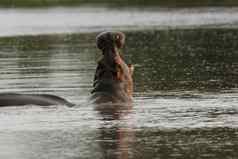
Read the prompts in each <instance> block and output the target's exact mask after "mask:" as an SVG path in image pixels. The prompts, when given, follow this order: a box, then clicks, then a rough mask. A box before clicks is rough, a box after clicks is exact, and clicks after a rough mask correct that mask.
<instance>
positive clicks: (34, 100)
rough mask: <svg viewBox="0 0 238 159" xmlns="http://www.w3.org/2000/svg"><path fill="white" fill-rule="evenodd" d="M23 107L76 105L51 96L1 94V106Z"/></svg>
mask: <svg viewBox="0 0 238 159" xmlns="http://www.w3.org/2000/svg"><path fill="white" fill-rule="evenodd" d="M23 105H40V106H50V105H67V106H73V105H74V104H72V103H70V102H68V101H67V100H65V99H63V98H61V97H58V96H55V95H49V94H17V93H0V106H1V107H3V106H23Z"/></svg>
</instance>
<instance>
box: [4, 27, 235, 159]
mask: <svg viewBox="0 0 238 159" xmlns="http://www.w3.org/2000/svg"><path fill="white" fill-rule="evenodd" d="M126 34H127V37H128V39H127V46H126V48H125V49H124V52H126V53H125V55H124V56H125V57H126V59H127V61H128V62H129V63H130V62H132V63H134V64H135V66H136V69H135V76H134V79H135V86H136V87H135V100H134V104H133V107H132V108H131V109H129V110H128V109H127V110H123V109H121V110H118V109H117V110H115V109H105V110H103V109H101V110H96V109H94V107H93V106H92V105H90V104H89V102H87V97H88V96H89V92H90V89H91V85H92V79H93V74H94V69H95V66H96V63H95V62H96V60H97V58H98V57H99V53H98V51H97V50H96V48H95V35H96V33H88V34H86V33H84V34H67V35H44V36H43V35H40V36H22V37H8V38H1V39H0V72H1V76H0V89H1V92H27V93H42V92H44V93H52V94H56V95H60V96H62V97H65V98H67V99H68V100H70V101H73V102H74V103H76V104H77V107H75V108H67V107H63V106H62V107H61V106H60V107H49V108H41V107H34V106H26V107H22V108H17V107H12V108H1V110H0V119H1V120H0V134H1V135H0V158H17V159H28V158H29V159H30V158H42V159H44V158H58V159H78V158H99V159H100V158H101V159H103V158H120V159H127V158H131V159H132V158H133V159H140V158H163V159H167V158H169V159H180V158H181V159H184V158H186V159H187V158H188V159H189V158H191V159H194V158H199V159H201V158H202V159H225V158H227V159H228V158H236V157H237V156H238V154H237V149H238V142H237V141H238V140H237V139H238V130H237V124H238V118H237V114H238V108H237V102H238V99H237V86H238V85H237V83H238V81H237V79H238V63H237V59H238V57H237V56H238V52H237V50H238V45H237V43H236V41H237V39H238V34H237V30H236V29H184V30H158V31H155V30H153V31H152V30H147V31H138V32H127V33H126Z"/></svg>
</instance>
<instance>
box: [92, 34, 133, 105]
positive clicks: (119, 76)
mask: <svg viewBox="0 0 238 159" xmlns="http://www.w3.org/2000/svg"><path fill="white" fill-rule="evenodd" d="M96 43H97V47H98V49H100V50H101V51H102V55H103V56H102V58H101V59H100V60H99V61H98V65H97V68H96V73H95V77H94V84H93V87H94V88H93V90H92V98H93V100H94V102H95V103H97V104H100V103H108V102H111V103H127V102H131V101H132V93H133V80H132V73H133V67H132V66H131V65H127V64H126V63H125V62H124V60H123V58H122V57H121V54H120V52H119V49H121V48H122V47H123V46H124V43H125V35H124V34H123V33H122V32H103V33H101V34H99V35H98V36H97V38H96Z"/></svg>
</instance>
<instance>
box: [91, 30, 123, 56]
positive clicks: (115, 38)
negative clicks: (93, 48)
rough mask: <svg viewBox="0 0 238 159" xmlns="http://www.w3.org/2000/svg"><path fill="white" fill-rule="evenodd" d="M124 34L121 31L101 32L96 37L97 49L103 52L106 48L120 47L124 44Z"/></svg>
mask: <svg viewBox="0 0 238 159" xmlns="http://www.w3.org/2000/svg"><path fill="white" fill-rule="evenodd" d="M125 39H126V36H125V34H123V33H122V32H109V31H107V32H102V33H100V34H99V35H98V36H97V37H96V43H97V47H98V49H100V50H102V51H103V52H105V51H106V50H108V49H113V48H115V47H116V48H118V49H121V48H122V47H123V46H124V44H125Z"/></svg>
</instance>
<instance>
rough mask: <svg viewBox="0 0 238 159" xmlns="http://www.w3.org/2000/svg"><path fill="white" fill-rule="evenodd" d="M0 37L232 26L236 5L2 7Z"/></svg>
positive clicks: (234, 20)
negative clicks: (114, 30)
mask: <svg viewBox="0 0 238 159" xmlns="http://www.w3.org/2000/svg"><path fill="white" fill-rule="evenodd" d="M0 19H1V22H0V24H1V25H0V36H12V35H26V34H47V33H66V32H67V33H75V32H92V31H94V32H95V31H102V30H105V29H107V30H108V29H120V30H128V29H130V30H138V29H140V30H141V29H145V28H147V29H148V28H154V27H156V28H158V27H160V28H168V27H169V28H186V27H198V26H200V27H204V26H205V27H209V26H210V27H235V26H237V24H238V23H237V22H238V9H237V8H236V7H233V8H231V7H227V8H222V7H217V8H216V7H214V8H212V7H211V8H206V7H203V8H182V9H178V8H174V9H166V8H118V9H117V8H114V9H110V8H103V7H82V8H60V7H59V8H43V9H3V8H2V9H1V10H0Z"/></svg>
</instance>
